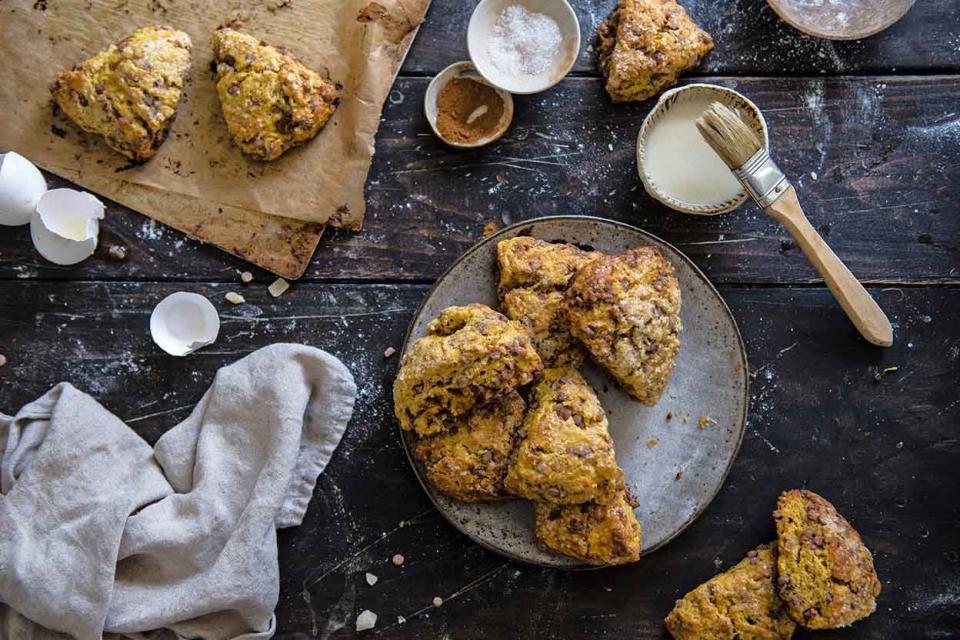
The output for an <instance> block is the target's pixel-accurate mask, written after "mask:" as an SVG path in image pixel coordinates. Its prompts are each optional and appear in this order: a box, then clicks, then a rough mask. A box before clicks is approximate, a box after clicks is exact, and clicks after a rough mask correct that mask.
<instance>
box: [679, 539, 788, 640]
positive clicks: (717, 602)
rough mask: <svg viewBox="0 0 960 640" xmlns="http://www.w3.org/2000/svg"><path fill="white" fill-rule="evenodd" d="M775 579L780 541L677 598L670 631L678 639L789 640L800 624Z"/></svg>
mask: <svg viewBox="0 0 960 640" xmlns="http://www.w3.org/2000/svg"><path fill="white" fill-rule="evenodd" d="M776 578H777V547H776V544H762V545H760V546H759V547H757V548H756V549H754V550H753V551H751V552H750V553H748V554H747V557H746V558H744V559H743V560H741V561H740V562H739V563H738V564H736V565H735V566H733V567H732V568H730V569H728V570H726V571H724V572H723V573H721V574H719V575H716V576H714V577H712V578H710V579H709V580H707V581H706V582H704V583H703V584H701V585H700V586H699V587H697V588H696V589H694V590H693V591H691V592H690V593H688V594H687V595H685V596H683V599H682V600H677V604H676V606H674V607H673V611H671V612H670V615H668V616H667V618H666V620H664V622H665V623H666V625H667V630H668V631H669V632H670V635H672V636H673V637H674V639H675V640H703V639H705V638H710V639H711V640H748V639H750V640H761V639H762V640H789V638H790V637H791V636H792V635H793V630H794V628H795V627H796V625H795V624H794V623H793V620H791V619H790V616H788V615H787V611H786V607H784V604H783V602H781V601H780V598H778V597H777V591H776Z"/></svg>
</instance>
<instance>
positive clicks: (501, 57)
mask: <svg viewBox="0 0 960 640" xmlns="http://www.w3.org/2000/svg"><path fill="white" fill-rule="evenodd" d="M561 41H562V36H561V35H560V27H559V26H557V23H556V21H554V20H553V18H551V17H550V16H547V15H544V14H542V13H533V12H532V11H529V10H528V9H527V8H526V7H522V6H520V5H515V4H514V5H510V6H508V7H505V8H504V9H503V11H501V12H500V15H499V17H498V18H497V22H496V24H494V26H493V30H492V31H491V35H490V43H489V44H488V53H489V55H490V61H491V62H492V63H493V66H495V67H496V68H497V69H499V70H500V71H502V72H503V73H509V74H511V75H515V76H519V75H528V76H535V75H538V74H540V73H543V72H544V71H546V70H547V69H548V68H550V65H551V63H552V62H553V61H554V60H555V59H556V57H557V54H558V52H559V51H560V43H561Z"/></svg>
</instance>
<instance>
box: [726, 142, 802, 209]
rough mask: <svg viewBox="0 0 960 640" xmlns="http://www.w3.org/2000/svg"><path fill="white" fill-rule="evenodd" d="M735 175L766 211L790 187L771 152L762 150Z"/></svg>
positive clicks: (735, 170)
mask: <svg viewBox="0 0 960 640" xmlns="http://www.w3.org/2000/svg"><path fill="white" fill-rule="evenodd" d="M733 172H734V174H736V176H737V178H739V179H740V182H742V183H743V186H744V187H746V189H747V193H749V194H750V195H751V196H753V199H754V200H756V201H757V204H759V205H760V207H761V208H763V209H766V208H767V207H769V206H770V205H772V204H773V203H774V202H776V201H777V198H779V197H780V196H781V195H783V192H784V191H786V190H787V188H788V187H789V186H790V181H789V180H787V176H786V175H785V174H784V173H783V171H781V170H780V167H778V166H777V163H776V162H774V161H773V159H772V158H771V157H770V152H769V151H767V150H766V149H765V148H761V149H760V150H759V151H757V152H756V153H755V154H753V156H752V157H751V158H750V159H749V160H747V161H746V162H745V163H744V165H743V166H742V167H740V168H739V169H734V171H733Z"/></svg>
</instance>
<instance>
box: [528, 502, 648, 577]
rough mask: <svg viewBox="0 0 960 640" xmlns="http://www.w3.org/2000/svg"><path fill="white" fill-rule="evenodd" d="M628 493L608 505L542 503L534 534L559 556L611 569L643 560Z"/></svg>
mask: <svg viewBox="0 0 960 640" xmlns="http://www.w3.org/2000/svg"><path fill="white" fill-rule="evenodd" d="M634 506H635V505H634V504H633V502H632V501H631V499H630V498H629V496H628V495H627V492H626V491H625V490H623V491H619V492H618V493H617V495H616V497H615V498H614V499H613V500H611V501H610V502H609V503H608V504H597V503H595V502H585V503H583V504H574V505H556V504H548V503H542V502H541V503H538V504H537V508H536V513H537V516H536V525H535V527H536V528H535V530H534V533H535V535H536V537H537V541H538V542H540V544H542V545H543V546H544V547H546V548H547V549H550V550H551V551H553V552H555V553H559V554H562V555H565V556H570V557H572V558H577V559H578V560H583V561H584V562H587V563H589V564H594V565H600V566H611V565H616V564H627V563H629V562H636V561H637V560H639V559H640V538H641V534H640V523H639V522H637V516H636V515H635V514H634V512H633V509H634Z"/></svg>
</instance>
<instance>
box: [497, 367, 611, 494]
mask: <svg viewBox="0 0 960 640" xmlns="http://www.w3.org/2000/svg"><path fill="white" fill-rule="evenodd" d="M505 484H506V487H507V491H509V492H510V493H513V494H514V495H518V496H521V497H523V498H527V499H528V500H533V501H534V502H548V503H551V504H580V503H582V502H597V503H600V504H606V503H608V502H610V501H611V500H613V499H614V498H615V497H616V496H617V493H618V492H619V491H621V490H622V489H623V473H622V472H621V471H620V468H619V467H618V466H617V460H616V457H615V456H614V451H613V440H612V439H611V438H610V434H609V433H608V432H607V416H606V414H605V413H604V411H603V407H602V406H600V400H599V399H598V398H597V394H596V393H595V392H594V390H593V389H592V388H591V387H590V385H589V384H587V381H586V380H584V379H583V377H582V376H581V375H580V374H579V373H577V370H576V369H574V368H573V367H561V368H555V369H547V370H546V371H544V373H543V375H542V376H541V377H540V379H539V380H538V381H537V384H536V386H535V387H534V389H533V393H532V394H531V398H530V410H529V411H527V415H526V417H525V418H524V420H523V426H522V427H521V429H520V444H519V445H518V446H517V449H516V452H515V455H514V459H513V460H512V462H511V463H510V468H509V470H508V471H507V478H506V481H505Z"/></svg>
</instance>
